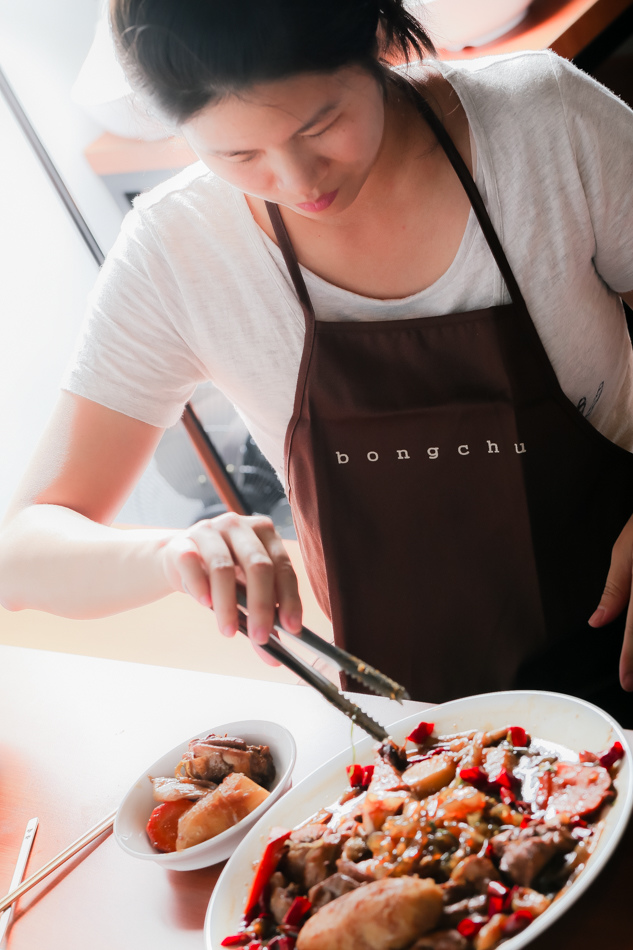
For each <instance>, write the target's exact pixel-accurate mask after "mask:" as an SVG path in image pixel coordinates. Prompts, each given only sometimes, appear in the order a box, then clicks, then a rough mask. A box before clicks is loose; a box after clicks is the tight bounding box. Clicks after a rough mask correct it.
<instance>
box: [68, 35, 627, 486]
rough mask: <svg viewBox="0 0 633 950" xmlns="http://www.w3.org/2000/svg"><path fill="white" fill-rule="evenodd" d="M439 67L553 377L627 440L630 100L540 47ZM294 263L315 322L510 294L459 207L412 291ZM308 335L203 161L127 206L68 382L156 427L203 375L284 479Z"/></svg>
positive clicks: (384, 316)
mask: <svg viewBox="0 0 633 950" xmlns="http://www.w3.org/2000/svg"><path fill="white" fill-rule="evenodd" d="M434 68H437V69H439V70H440V71H441V73H442V74H443V76H444V77H445V78H446V79H447V80H448V81H449V82H450V83H451V85H452V86H453V87H454V88H455V90H456V91H457V93H458V95H459V97H460V99H461V101H462V103H463V106H464V109H465V111H466V115H467V117H468V121H469V123H470V128H471V140H472V141H473V144H474V146H475V149H474V154H476V182H477V185H478V187H479V189H480V191H481V193H482V196H483V198H484V201H485V202H486V205H487V208H488V211H489V214H490V217H491V219H492V223H493V225H494V227H495V228H496V230H497V233H498V235H499V238H500V240H501V243H502V245H503V248H504V250H505V253H506V255H507V257H508V260H509V262H510V265H511V267H512V268H513V271H514V274H515V277H516V279H517V281H518V283H519V286H520V287H521V290H522V292H523V296H524V298H525V300H526V303H527V306H528V309H529V312H530V315H531V317H532V319H533V321H534V324H535V326H536V328H537V330H538V333H539V335H540V337H541V340H542V341H543V344H544V346H545V349H546V352H547V354H548V356H549V359H550V361H551V362H552V365H553V367H554V369H555V371H556V374H557V376H558V379H559V381H560V383H561V386H562V388H563V390H564V391H565V393H566V394H567V395H568V397H569V398H570V399H571V400H572V402H573V403H574V404H575V405H577V406H578V407H579V409H580V411H582V412H583V413H584V414H585V415H586V416H587V417H588V418H589V419H590V421H591V422H592V423H593V424H594V425H595V426H596V428H598V429H599V430H600V431H601V432H602V433H603V434H604V435H605V436H607V437H608V438H609V439H611V440H612V441H614V442H616V443H618V444H619V445H621V446H624V447H625V448H627V449H629V450H633V412H632V411H631V410H632V408H633V351H632V349H631V344H630V341H629V337H628V334H627V329H626V325H625V321H624V318H623V310H622V304H621V301H620V299H619V297H618V296H617V294H618V293H625V292H627V291H629V290H632V289H633V182H632V171H633V112H632V111H631V110H630V109H629V108H628V107H627V106H626V105H625V104H624V103H623V102H622V101H621V100H619V99H618V98H617V97H616V96H615V95H613V94H612V93H611V92H609V91H608V90H606V89H605V88H604V87H602V86H600V85H599V84H598V83H596V82H595V81H594V80H593V79H591V78H589V77H588V76H586V75H585V74H584V73H581V72H580V71H578V70H577V69H576V68H575V67H573V66H572V65H571V64H570V63H568V62H567V61H565V60H562V59H560V58H558V57H557V56H555V55H554V54H553V53H551V52H549V51H542V52H527V53H517V54H512V55H509V56H501V57H490V58H485V59H478V60H473V61H470V62H454V63H446V62H438V63H437V64H435V66H434ZM419 70H420V66H419V65H418V66H417V67H416V66H413V67H410V71H411V73H412V74H413V75H416V73H418V72H419ZM303 274H304V277H305V280H306V284H307V286H308V290H309V293H310V295H311V297H312V300H313V303H314V307H315V311H316V315H317V319H318V320H393V319H402V318H406V317H419V316H437V315H441V314H444V313H450V312H461V311H467V310H475V309H478V308H480V307H488V306H493V305H497V304H500V303H505V302H508V300H509V297H508V294H507V291H506V289H505V286H504V284H503V281H502V278H501V275H500V273H499V270H498V268H497V265H496V264H495V262H494V260H493V258H492V255H491V253H490V251H489V249H488V245H487V244H486V241H485V239H484V237H483V234H482V232H481V229H480V227H479V225H478V223H477V220H476V218H475V216H474V213H473V212H472V211H471V214H470V218H469V221H468V224H467V227H466V230H465V233H464V236H463V240H462V242H461V245H460V247H459V250H458V252H457V255H456V257H455V259H454V260H453V262H452V264H451V266H450V267H449V268H448V270H447V271H446V272H445V273H444V274H443V275H442V276H441V277H440V278H439V280H437V281H436V282H435V283H434V284H433V285H431V286H430V287H428V288H426V289H425V290H423V291H421V292H420V293H417V294H413V295H412V296H409V297H406V298H403V299H398V300H376V299H372V298H367V297H362V296H359V295H358V294H354V293H351V292H350V291H347V290H342V289H341V288H339V287H336V286H334V285H332V284H329V283H327V282H326V281H325V280H323V279H321V278H320V277H318V276H316V275H314V274H312V273H311V272H310V271H307V270H306V269H305V268H303ZM303 338H304V323H303V315H302V312H301V308H300V306H299V303H298V300H297V298H296V295H295V291H294V289H293V286H292V284H291V282H290V278H289V276H288V273H287V270H286V267H285V265H284V262H283V259H282V257H281V253H280V251H279V249H278V248H277V247H276V245H275V244H274V243H273V242H272V241H270V240H269V238H268V237H267V236H266V235H265V234H264V233H263V231H262V230H261V229H260V228H259V227H258V225H257V224H256V223H255V221H254V219H253V217H252V215H251V213H250V211H249V208H248V205H247V203H246V200H245V198H244V196H243V195H242V194H241V193H240V192H239V191H237V190H236V189H234V188H233V187H232V186H230V185H228V184H226V183H225V182H224V181H222V180H221V179H218V178H217V177H215V176H214V175H213V174H212V173H211V172H209V171H208V170H207V169H206V167H205V166H204V165H203V164H202V163H198V164H196V165H193V166H192V167H190V168H187V169H185V170H184V171H183V172H181V173H180V174H178V175H176V176H175V177H174V178H172V179H170V180H169V181H168V182H166V183H164V184H162V185H160V186H158V187H157V188H155V189H153V190H152V191H151V192H149V193H148V194H146V195H143V196H141V197H139V198H138V199H137V200H136V201H135V206H134V209H133V210H132V211H131V212H130V213H129V214H128V215H127V217H126V218H125V221H124V223H123V227H122V230H121V234H120V236H119V238H118V240H117V241H116V244H115V245H114V248H113V249H112V251H111V253H110V254H109V255H108V258H107V261H106V263H105V264H104V266H103V268H102V271H101V273H100V275H99V278H98V281H97V284H96V287H95V290H94V292H93V294H92V298H91V304H90V308H89V312H88V314H87V318H86V321H85V324H84V329H83V333H82V336H81V338H80V341H79V344H78V348H77V351H76V353H75V356H74V358H73V361H72V363H71V365H70V367H69V368H68V371H67V373H66V376H65V379H64V381H63V386H64V388H65V389H68V390H70V391H72V392H74V393H77V394H79V395H81V396H85V397H87V398H88V399H91V400H93V401H95V402H98V403H101V404H102V405H104V406H107V407H109V408H111V409H116V410H118V411H119V412H123V413H125V414H127V415H129V416H133V417H135V418H137V419H140V420H142V421H144V422H147V423H150V424H151V425H154V426H169V425H173V424H174V423H175V422H176V421H177V420H178V418H179V416H180V414H181V412H182V408H183V405H184V403H185V402H186V401H187V400H188V399H189V398H190V397H191V395H192V393H193V391H194V389H195V387H196V385H197V384H198V383H199V382H201V381H203V380H208V379H210V380H212V381H213V382H214V383H215V385H216V386H218V387H219V388H220V389H221V390H222V391H223V392H224V393H225V395H226V396H227V397H228V398H229V399H230V400H231V401H232V402H233V403H234V405H235V406H236V407H237V408H238V410H239V412H240V414H241V415H242V416H243V418H244V419H245V421H246V424H247V425H248V427H249V429H250V431H251V432H252V434H253V436H254V437H255V439H256V441H257V443H258V444H259V446H260V448H261V449H262V451H263V452H264V453H265V455H266V456H267V457H268V459H269V460H270V462H271V464H272V465H273V466H274V467H275V468H276V469H277V471H278V472H279V473H280V474H281V472H282V468H283V458H282V456H283V442H284V436H285V432H286V427H287V425H288V422H289V420H290V416H291V412H292V407H293V400H294V392H295V387H296V381H297V374H298V370H299V361H300V358H301V352H302V347H303Z"/></svg>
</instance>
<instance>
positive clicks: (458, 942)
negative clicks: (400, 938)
mask: <svg viewBox="0 0 633 950" xmlns="http://www.w3.org/2000/svg"><path fill="white" fill-rule="evenodd" d="M411 950H468V941H467V940H466V937H462V935H461V934H460V932H459V931H458V930H436V931H435V932H434V933H432V934H426V936H424V937H420V939H419V940H416V942H415V943H414V944H413V946H412V947H411Z"/></svg>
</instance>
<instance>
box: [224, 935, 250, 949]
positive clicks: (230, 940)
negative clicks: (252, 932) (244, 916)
mask: <svg viewBox="0 0 633 950" xmlns="http://www.w3.org/2000/svg"><path fill="white" fill-rule="evenodd" d="M250 939H251V938H250V937H249V935H248V934H232V935H231V936H230V937H225V938H224V940H223V941H222V942H221V943H220V946H221V947H245V946H246V945H247V944H248V943H249V941H250Z"/></svg>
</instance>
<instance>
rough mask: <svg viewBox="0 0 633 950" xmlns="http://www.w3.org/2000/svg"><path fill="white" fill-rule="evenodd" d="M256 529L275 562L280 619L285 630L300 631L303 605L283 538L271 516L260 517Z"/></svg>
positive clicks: (276, 593)
mask: <svg viewBox="0 0 633 950" xmlns="http://www.w3.org/2000/svg"><path fill="white" fill-rule="evenodd" d="M260 521H261V523H260V524H259V525H257V524H256V525H255V526H254V530H255V532H256V534H257V535H258V537H259V538H260V540H261V541H262V544H263V545H264V547H265V548H266V550H267V552H268V556H269V557H270V559H271V561H272V563H273V571H274V583H275V596H276V600H277V603H278V604H279V620H280V622H281V626H282V627H283V628H284V630H288V632H289V633H299V631H300V630H301V625H302V622H303V607H302V604H301V598H300V596H299V587H298V584H297V575H296V574H295V570H294V568H293V566H292V561H291V560H290V558H289V557H288V552H287V551H286V548H285V546H284V543H283V541H282V539H281V538H280V537H279V535H278V534H277V531H276V530H275V526H274V525H273V523H272V521H270V519H269V518H264V519H260Z"/></svg>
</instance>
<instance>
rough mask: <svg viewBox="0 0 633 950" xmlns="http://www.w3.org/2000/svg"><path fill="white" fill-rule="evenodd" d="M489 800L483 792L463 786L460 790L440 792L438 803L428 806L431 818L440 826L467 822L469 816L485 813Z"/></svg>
mask: <svg viewBox="0 0 633 950" xmlns="http://www.w3.org/2000/svg"><path fill="white" fill-rule="evenodd" d="M487 802H488V799H487V798H486V796H485V794H484V793H483V792H479V791H477V789H476V788H473V786H472V785H462V786H460V787H459V788H446V789H444V790H443V791H441V792H439V794H438V798H437V802H431V803H429V804H428V805H427V810H428V815H429V818H432V819H434V820H435V821H436V822H437V824H438V825H441V824H445V823H448V822H453V821H465V820H466V819H467V817H468V815H470V814H472V813H473V812H476V811H483V809H484V808H485V807H486V804H487Z"/></svg>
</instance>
